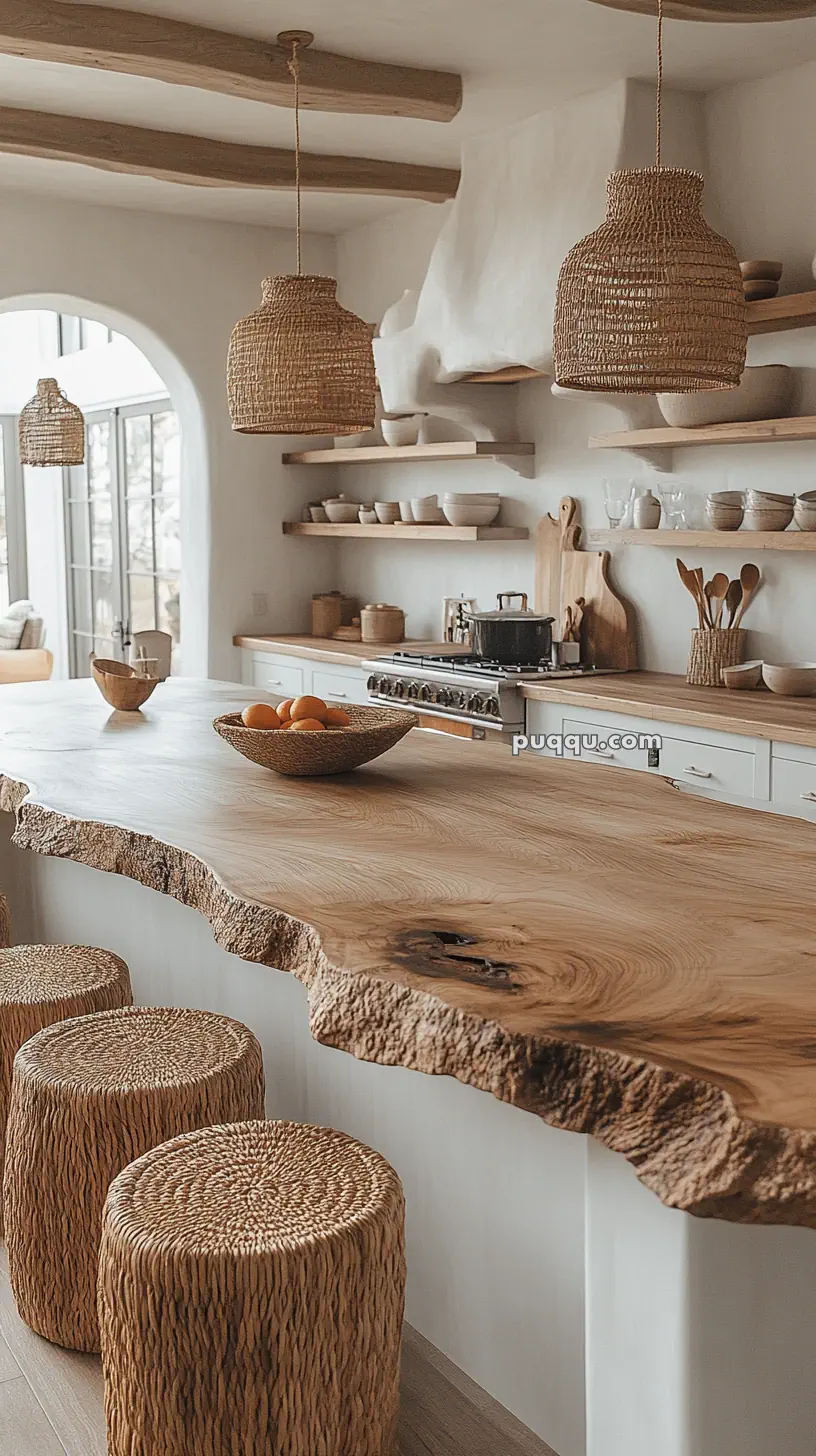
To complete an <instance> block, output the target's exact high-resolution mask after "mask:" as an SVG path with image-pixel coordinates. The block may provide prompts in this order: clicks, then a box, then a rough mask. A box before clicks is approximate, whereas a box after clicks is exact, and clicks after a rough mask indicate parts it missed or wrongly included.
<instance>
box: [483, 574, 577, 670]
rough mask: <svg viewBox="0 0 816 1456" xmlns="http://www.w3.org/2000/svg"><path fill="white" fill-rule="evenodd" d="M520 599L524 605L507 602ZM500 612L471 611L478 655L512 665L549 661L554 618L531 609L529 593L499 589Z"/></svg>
mask: <svg viewBox="0 0 816 1456" xmlns="http://www.w3.org/2000/svg"><path fill="white" fill-rule="evenodd" d="M514 601H520V602H521V607H520V608H515V609H514V608H513V607H512V606H509V605H508V606H506V605H505V603H511V602H514ZM498 603H499V609H498V611H496V612H468V613H467V614H466V615H467V619H468V621H469V622H470V625H471V636H472V646H473V651H474V653H475V654H476V656H477V657H484V658H488V659H489V660H490V661H491V662H503V663H505V664H507V665H508V666H517V665H518V664H519V663H529V662H543V661H547V662H549V660H550V658H551V657H552V624H553V622H554V621H555V618H554V617H542V616H541V615H540V614H539V613H538V612H528V610H527V593H526V592H499V596H498Z"/></svg>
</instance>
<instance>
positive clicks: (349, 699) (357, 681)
mask: <svg viewBox="0 0 816 1456" xmlns="http://www.w3.org/2000/svg"><path fill="white" fill-rule="evenodd" d="M312 692H313V693H314V694H315V696H316V697H318V698H323V699H324V701H325V702H327V703H340V704H341V705H342V704H343V703H367V702H368V692H367V689H366V679H365V677H363V674H362V673H361V672H354V671H351V672H350V673H349V674H348V676H346V674H345V673H340V672H322V671H321V670H320V668H319V667H316V668H315V669H314V672H313V673H312Z"/></svg>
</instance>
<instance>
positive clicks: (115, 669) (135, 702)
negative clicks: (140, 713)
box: [91, 657, 161, 713]
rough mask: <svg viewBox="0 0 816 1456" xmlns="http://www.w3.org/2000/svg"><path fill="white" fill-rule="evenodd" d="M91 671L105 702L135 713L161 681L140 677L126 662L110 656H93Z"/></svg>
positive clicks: (121, 709) (123, 710)
mask: <svg viewBox="0 0 816 1456" xmlns="http://www.w3.org/2000/svg"><path fill="white" fill-rule="evenodd" d="M91 673H92V674H93V680H94V682H95V683H96V686H97V687H98V688H99V691H100V693H101V694H102V696H103V698H104V699H105V702H106V703H110V705H111V707H112V708H119V709H120V711H121V712H123V713H135V712H136V710H137V708H141V706H142V703H146V702H147V700H148V698H149V697H150V694H151V693H152V692H153V690H154V688H156V687H158V685H159V682H160V681H161V679H160V678H157V677H140V676H139V674H138V673H137V672H135V670H134V669H133V668H132V667H129V666H128V664H127V663H126V662H116V661H115V660H114V658H112V657H110V658H109V657H93V658H92V659H91Z"/></svg>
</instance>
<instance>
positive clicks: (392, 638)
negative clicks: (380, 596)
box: [360, 602, 405, 642]
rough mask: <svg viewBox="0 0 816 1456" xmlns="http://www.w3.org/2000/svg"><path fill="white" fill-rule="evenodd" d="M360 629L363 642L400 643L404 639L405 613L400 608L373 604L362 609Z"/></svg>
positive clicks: (378, 603)
mask: <svg viewBox="0 0 816 1456" xmlns="http://www.w3.org/2000/svg"><path fill="white" fill-rule="evenodd" d="M360 627H361V628H362V633H363V641H364V642H402V641H404V639H405V613H404V611H403V610H402V607H389V606H388V605H387V603H386V602H375V603H373V604H371V605H369V606H367V607H363V610H362V611H361V613H360Z"/></svg>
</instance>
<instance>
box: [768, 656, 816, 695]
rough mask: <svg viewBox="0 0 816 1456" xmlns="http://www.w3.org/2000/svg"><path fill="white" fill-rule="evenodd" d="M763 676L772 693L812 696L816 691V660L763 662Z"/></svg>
mask: <svg viewBox="0 0 816 1456" xmlns="http://www.w3.org/2000/svg"><path fill="white" fill-rule="evenodd" d="M762 676H763V679H764V681H765V685H766V687H769V688H770V690H771V692H772V693H782V694H784V696H785V697H788V698H810V697H812V696H813V694H814V693H816V662H781V663H771V662H763V664H762Z"/></svg>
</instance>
